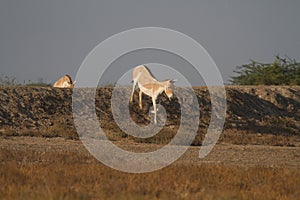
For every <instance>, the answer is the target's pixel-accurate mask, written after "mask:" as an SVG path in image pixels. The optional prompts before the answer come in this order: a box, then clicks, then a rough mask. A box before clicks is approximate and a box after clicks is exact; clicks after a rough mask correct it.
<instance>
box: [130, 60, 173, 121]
mask: <svg viewBox="0 0 300 200" xmlns="http://www.w3.org/2000/svg"><path fill="white" fill-rule="evenodd" d="M132 81H133V86H132V92H131V96H130V102H132V100H133V93H134V90H135V86H136V84H138V87H139V89H140V91H139V106H140V108H141V109H142V106H143V104H142V94H143V93H145V94H146V95H148V96H150V97H151V98H152V103H153V113H154V124H156V123H157V121H156V111H157V109H156V99H157V97H158V95H159V94H161V93H162V92H165V93H166V95H167V96H168V98H169V100H171V97H172V96H173V90H172V89H173V87H174V86H173V83H174V82H175V81H176V80H169V79H168V80H165V81H161V82H160V81H157V80H156V79H155V78H154V77H153V75H152V74H151V72H150V71H149V69H148V68H147V67H146V66H145V65H139V66H137V67H135V68H134V69H133V72H132Z"/></svg>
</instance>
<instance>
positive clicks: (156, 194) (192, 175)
mask: <svg viewBox="0 0 300 200" xmlns="http://www.w3.org/2000/svg"><path fill="white" fill-rule="evenodd" d="M39 140H41V139H39ZM44 140H46V139H44ZM50 140H51V141H48V142H49V144H51V146H48V147H47V143H44V144H40V143H37V144H35V146H33V145H32V144H30V143H28V147H24V146H23V143H22V144H21V145H20V146H18V145H16V146H15V147H12V146H9V147H5V144H4V143H3V144H2V147H1V148H0V185H1V187H0V197H1V199H297V198H298V197H299V196H300V171H299V168H294V167H286V168H283V167H266V166H263V165H261V166H260V165H259V164H257V165H256V166H245V165H243V166H242V165H241V166H240V165H228V164H218V163H198V164H187V163H184V162H180V161H178V162H175V163H174V164H172V165H171V166H169V167H166V168H164V169H162V170H159V171H155V172H151V173H146V174H129V173H123V172H120V171H117V170H114V169H111V168H108V167H106V166H104V165H102V164H101V163H99V162H97V161H96V160H95V159H94V158H93V157H92V156H91V155H89V154H88V153H87V151H86V150H85V149H84V148H82V146H81V147H80V145H79V144H80V142H79V141H78V142H76V141H75V143H78V145H74V144H73V143H74V141H73V142H71V141H69V140H65V142H64V143H65V145H64V146H65V147H66V148H62V146H60V147H59V148H58V147H57V146H56V145H55V144H54V143H55V141H53V139H50ZM71 143H72V144H73V145H71ZM44 149H47V151H45V150H44ZM297 155H298V154H297Z"/></svg>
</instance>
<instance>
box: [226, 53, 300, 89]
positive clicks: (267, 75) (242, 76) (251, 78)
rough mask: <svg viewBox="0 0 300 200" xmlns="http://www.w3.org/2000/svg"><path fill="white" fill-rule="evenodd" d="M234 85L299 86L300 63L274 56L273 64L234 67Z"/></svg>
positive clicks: (232, 80) (232, 79)
mask: <svg viewBox="0 0 300 200" xmlns="http://www.w3.org/2000/svg"><path fill="white" fill-rule="evenodd" d="M234 72H235V73H237V76H234V77H231V80H230V82H231V83H232V84H234V85H300V63H298V62H296V60H292V59H290V58H281V57H280V56H275V60H274V62H273V63H269V64H265V63H259V62H256V61H253V60H252V61H251V63H250V64H246V65H242V66H238V67H236V70H234Z"/></svg>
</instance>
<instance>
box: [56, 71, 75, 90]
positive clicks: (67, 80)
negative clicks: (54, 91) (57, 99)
mask: <svg viewBox="0 0 300 200" xmlns="http://www.w3.org/2000/svg"><path fill="white" fill-rule="evenodd" d="M75 83H76V81H74V82H73V81H72V79H71V76H69V75H68V74H66V75H65V76H63V77H61V78H60V79H58V80H57V81H56V82H55V83H54V85H53V87H56V88H74V85H75Z"/></svg>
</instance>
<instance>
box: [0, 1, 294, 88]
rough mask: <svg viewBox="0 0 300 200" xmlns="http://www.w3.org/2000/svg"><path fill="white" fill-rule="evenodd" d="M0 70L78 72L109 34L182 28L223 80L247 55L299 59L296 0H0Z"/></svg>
mask: <svg viewBox="0 0 300 200" xmlns="http://www.w3.org/2000/svg"><path fill="white" fill-rule="evenodd" d="M0 2H1V3H0V74H2V75H9V76H15V77H16V78H17V79H18V81H19V82H21V83H22V82H23V80H32V81H37V79H38V78H43V79H44V80H45V81H46V82H54V81H55V80H56V79H57V78H59V77H60V76H62V75H64V74H66V73H68V74H70V75H71V76H72V77H75V75H76V71H77V69H78V68H79V66H80V64H81V63H82V61H83V60H84V58H85V57H86V56H87V54H88V53H89V52H90V51H91V50H92V49H93V48H94V47H95V46H96V45H97V44H98V43H100V42H101V41H103V40H105V39H106V38H108V37H109V36H111V35H113V34H116V33H119V32H121V31H125V30H128V29H132V28H136V27H145V26H155V27H165V28H170V29H174V30H177V31H180V32H182V33H184V34H187V35H189V36H190V37H192V38H194V39H195V40H197V41H198V42H199V43H200V44H201V45H202V46H203V47H204V48H205V49H206V50H207V51H208V53H209V54H210V55H211V57H212V58H213V60H214V61H215V62H216V64H217V66H218V67H219V69H220V71H221V74H222V76H223V79H224V81H225V82H227V80H228V79H229V77H230V76H231V75H233V73H232V71H233V69H234V68H235V66H237V65H242V64H245V63H248V62H249V60H250V59H254V60H258V61H261V62H270V61H272V60H273V58H274V55H276V54H280V55H282V56H284V55H288V56H289V57H291V58H295V59H297V60H300V54H299V52H300V39H299V35H300V12H299V8H300V1H297V0H287V1H279V0H268V1H267V0H264V1H259V0H254V1H240V0H235V1H233V0H219V1H209V0H207V1H197V0H191V1H179V0H168V1H166V0H165V1H161V0H156V1H155V0H152V1H146V0H120V1H112V0H109V1H96V0H95V1H88V0H86V1H78V0H51V1H48V0H47V1H46V0H35V1H34V0H23V1H21V0H19V1H16V0H1V1H0Z"/></svg>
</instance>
